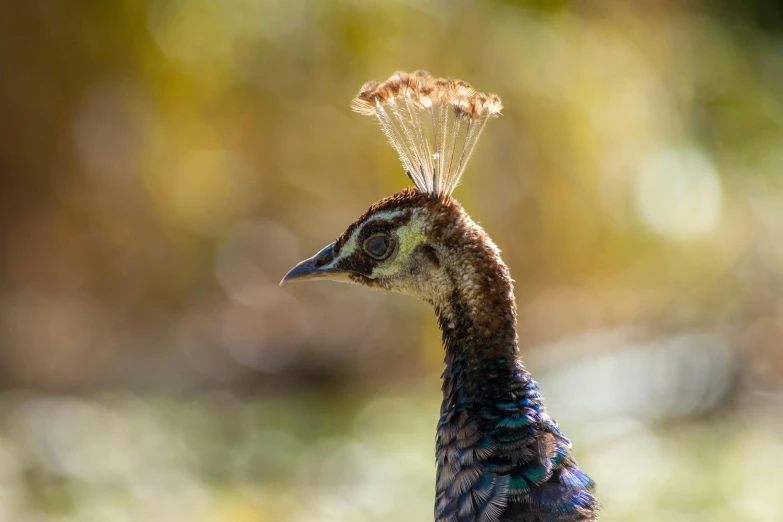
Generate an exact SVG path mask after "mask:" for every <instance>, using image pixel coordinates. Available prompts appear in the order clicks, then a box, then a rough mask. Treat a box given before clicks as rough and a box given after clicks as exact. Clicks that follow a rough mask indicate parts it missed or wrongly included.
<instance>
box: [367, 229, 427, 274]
mask: <svg viewBox="0 0 783 522" xmlns="http://www.w3.org/2000/svg"><path fill="white" fill-rule="evenodd" d="M424 226H425V225H424V220H422V219H421V217H420V216H418V215H416V214H414V215H413V217H412V218H411V220H410V221H408V222H407V223H406V224H404V225H402V226H400V227H398V228H397V229H396V230H395V231H394V232H393V234H394V235H395V236H396V237H397V243H398V245H397V249H398V250H397V254H396V255H395V257H394V259H393V260H392V261H391V262H390V263H381V264H380V265H378V266H377V267H375V270H373V272H372V275H373V277H374V276H379V275H381V276H391V275H394V274H396V273H397V272H399V271H400V270H401V269H402V267H403V266H404V263H403V262H402V260H404V259H407V258H408V257H409V256H410V255H411V253H412V252H413V250H414V249H415V248H416V247H417V246H418V245H420V244H421V243H423V242H424V241H425V240H426V237H425V234H424Z"/></svg>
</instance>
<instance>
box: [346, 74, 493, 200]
mask: <svg viewBox="0 0 783 522" xmlns="http://www.w3.org/2000/svg"><path fill="white" fill-rule="evenodd" d="M351 108H352V109H353V110H354V111H356V112H358V113H359V114H364V115H366V116H375V117H377V118H378V121H379V122H380V124H381V129H383V132H384V134H385V135H386V137H387V138H388V140H389V142H390V143H391V144H392V146H393V147H394V149H395V150H396V151H397V153H398V154H399V155H400V160H401V161H402V166H403V167H404V168H405V172H406V173H407V174H408V177H409V178H410V179H411V180H412V181H413V183H414V184H415V185H416V187H417V188H418V189H419V190H420V191H421V192H426V193H428V194H431V195H433V196H435V197H440V196H448V195H450V194H451V193H452V191H453V190H454V188H455V187H456V186H457V184H458V183H459V180H460V178H461V177H462V173H463V172H464V171H465V166H466V165H467V163H468V160H469V159H470V156H471V154H473V150H474V149H475V148H476V143H478V139H479V137H481V132H482V131H483V130H484V126H485V125H486V123H487V121H489V119H490V118H493V117H497V116H498V115H499V114H500V111H501V110H502V109H503V104H502V102H501V101H500V98H499V97H498V96H497V95H496V94H484V93H480V92H477V91H476V90H475V89H474V88H473V87H471V86H470V85H469V84H467V83H465V82H463V81H462V80H451V79H446V78H434V77H432V76H431V75H430V73H428V72H426V71H415V72H412V73H408V72H404V71H398V72H396V73H394V74H392V75H391V77H389V79H388V80H386V81H385V82H378V81H375V80H373V81H369V82H367V83H365V84H364V85H363V86H362V88H361V89H360V90H359V94H357V95H356V97H355V98H354V99H353V101H352V102H351Z"/></svg>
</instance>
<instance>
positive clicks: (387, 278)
mask: <svg viewBox="0 0 783 522" xmlns="http://www.w3.org/2000/svg"><path fill="white" fill-rule="evenodd" d="M352 107H353V109H354V110H355V111H356V112H359V113H361V114H365V115H369V116H375V117H376V118H377V119H378V122H379V123H380V125H381V128H382V130H383V132H384V134H385V135H386V137H387V138H388V139H389V142H390V143H391V144H392V146H393V147H394V148H395V150H396V151H397V152H398V153H399V155H400V159H401V161H402V164H403V167H404V168H405V171H406V173H407V175H408V178H410V179H411V180H412V181H413V183H414V185H415V187H414V188H409V189H405V190H402V191H400V192H398V193H397V194H394V195H393V196H390V197H388V198H385V199H382V200H380V201H378V202H377V203H375V204H374V205H372V206H371V207H370V208H369V210H368V211H367V212H365V213H364V214H363V215H362V216H361V217H360V218H359V219H357V220H356V221H354V222H353V223H352V224H351V225H350V226H349V227H348V228H347V229H346V230H345V232H343V233H342V234H341V235H340V237H339V238H338V239H337V240H336V241H335V242H333V243H331V244H329V245H327V246H326V247H325V248H323V249H322V250H320V251H319V252H318V253H317V254H315V255H314V256H313V257H311V258H309V259H306V260H304V261H302V262H301V263H299V264H298V265H296V266H295V267H294V268H293V269H291V271H289V272H288V274H286V276H285V277H284V278H283V281H282V282H281V284H282V283H285V282H287V281H292V280H305V279H316V278H318V279H331V280H335V281H343V282H349V283H358V284H362V285H365V286H369V287H373V288H378V289H382V290H388V291H394V292H399V293H403V294H408V295H412V296H415V297H418V298H420V299H423V300H425V301H429V302H432V303H435V304H437V303H438V302H440V301H442V300H443V299H444V298H447V296H448V295H449V293H450V292H452V291H453V289H454V287H455V280H456V278H460V279H465V277H467V276H466V274H465V273H464V265H465V263H464V259H463V258H464V256H465V255H466V254H465V253H466V252H470V251H473V250H475V251H486V249H473V248H471V247H472V246H473V245H471V242H474V243H475V242H480V243H485V244H488V245H489V246H490V248H489V251H490V252H496V251H497V249H496V248H495V247H494V245H492V244H491V241H489V238H487V237H486V235H485V234H484V233H483V231H482V230H481V229H480V228H479V227H478V225H476V224H475V223H473V221H471V219H470V218H469V217H468V215H467V214H466V213H465V212H464V210H463V209H462V207H461V206H460V204H459V203H457V201H456V200H455V199H454V198H452V197H451V192H452V191H453V190H454V188H455V187H456V185H457V183H458V182H459V180H460V178H461V176H462V172H463V171H464V169H465V166H466V164H467V162H468V160H469V159H470V156H471V154H472V152H473V150H474V148H475V146H476V143H477V141H478V139H479V137H480V135H481V133H482V131H483V129H484V125H485V124H486V123H487V121H488V120H489V119H491V118H492V117H495V116H497V115H498V114H499V113H500V110H501V108H502V104H501V102H500V99H499V98H498V97H497V96H496V95H494V94H488V95H487V94H483V93H479V92H477V91H475V90H474V89H473V88H472V87H471V86H470V85H468V84H467V83H465V82H463V81H460V80H450V79H443V78H433V77H432V76H430V75H429V74H428V73H426V72H424V71H417V72H414V73H405V72H397V73H394V74H393V75H392V76H391V77H390V78H389V79H388V80H386V81H385V82H383V83H379V82H376V81H372V82H368V83H366V84H365V85H364V86H363V87H362V88H361V90H360V91H359V94H358V95H357V96H356V98H354V100H353V103H352ZM460 266H462V267H463V270H462V271H460V270H457V269H456V268H458V267H460Z"/></svg>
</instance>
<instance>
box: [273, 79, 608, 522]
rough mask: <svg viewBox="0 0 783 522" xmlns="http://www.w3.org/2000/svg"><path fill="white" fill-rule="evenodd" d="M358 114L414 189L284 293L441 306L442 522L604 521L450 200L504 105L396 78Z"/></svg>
mask: <svg viewBox="0 0 783 522" xmlns="http://www.w3.org/2000/svg"><path fill="white" fill-rule="evenodd" d="M351 106H352V108H353V110H355V111H356V112H359V113H361V114H364V115H368V116H374V117H376V118H377V119H378V121H379V122H380V126H381V129H382V130H383V132H384V134H385V135H386V137H387V138H388V140H389V142H391V144H392V146H393V147H394V148H395V149H396V151H397V153H399V155H400V160H401V161H402V164H403V167H404V168H405V171H406V174H407V175H408V177H409V178H410V180H411V181H412V182H413V184H414V185H415V187H413V188H406V189H404V190H402V191H400V192H398V193H396V194H394V195H392V196H390V197H387V198H385V199H382V200H380V201H378V202H377V203H375V204H373V205H372V206H371V207H370V208H369V210H367V212H365V213H364V214H363V215H362V216H361V217H360V218H359V219H357V220H356V221H354V222H353V223H352V224H351V225H350V226H349V227H348V228H347V229H346V230H345V232H343V233H342V235H340V237H339V238H338V239H337V240H336V241H335V242H334V243H332V244H330V245H328V246H326V247H325V248H324V249H322V250H321V251H320V252H318V253H317V254H315V255H314V256H313V257H311V258H309V259H306V260H304V261H302V262H301V263H299V264H298V265H296V266H295V267H294V268H292V269H291V271H290V272H288V274H286V275H285V277H284V278H283V280H282V281H281V284H283V283H285V282H288V281H292V280H304V279H315V278H321V279H329V280H333V281H344V282H348V283H358V284H361V285H365V286H368V287H371V288H376V289H379V290H386V291H391V292H399V293H402V294H407V295H410V296H413V297H416V298H418V299H421V300H423V301H425V302H427V303H429V304H430V305H432V306H433V307H434V309H435V313H436V315H437V318H438V324H439V326H440V330H441V332H442V338H443V346H444V349H445V370H444V372H443V378H442V381H443V382H442V391H443V403H442V406H441V409H440V420H439V421H438V427H437V438H436V446H437V448H436V460H437V481H436V499H435V520H436V522H512V521H513V522H572V521H595V520H597V512H598V502H597V500H596V498H595V497H594V495H593V490H594V487H595V484H594V482H593V481H592V480H591V479H590V477H589V476H588V475H587V474H585V473H584V472H583V471H581V470H580V469H579V468H578V467H577V463H576V461H575V460H574V458H573V457H572V456H571V452H570V448H571V443H570V442H569V440H568V439H567V438H566V437H565V436H564V435H563V433H562V432H561V431H560V429H559V428H558V426H557V423H556V422H555V421H554V420H552V419H551V418H550V416H549V415H548V413H547V411H546V408H545V407H544V404H543V399H542V396H541V394H540V392H539V390H538V386H537V384H536V382H535V381H534V380H533V379H532V377H531V376H530V373H529V372H528V371H527V370H526V369H525V367H524V366H523V364H522V361H521V360H520V356H519V350H518V346H517V344H518V343H517V331H516V304H515V301H514V292H513V281H512V279H511V276H510V275H509V270H508V268H507V267H506V265H505V264H504V263H503V261H502V260H501V258H500V251H499V250H498V248H497V247H496V246H495V244H494V243H493V242H492V240H491V239H490V238H489V236H487V234H486V233H485V232H484V230H483V229H482V228H481V227H480V226H479V225H477V224H476V223H475V222H473V221H472V220H471V218H470V217H469V216H468V214H467V213H466V212H465V210H464V209H463V208H462V206H461V205H460V204H459V203H458V202H457V201H456V200H455V199H454V198H453V197H452V195H451V194H452V191H453V190H454V188H455V187H456V185H457V183H458V182H459V180H460V177H461V176H462V173H463V171H464V170H465V166H466V165H467V163H468V160H469V159H470V156H471V154H472V153H473V151H474V149H475V147H476V143H477V141H478V139H479V137H480V136H481V134H482V131H483V130H484V127H485V125H486V124H487V121H489V120H490V119H492V118H493V117H496V116H498V115H499V114H500V111H501V109H502V104H501V101H500V98H498V96H497V95H495V94H483V93H479V92H477V91H475V90H474V89H473V88H472V87H471V86H470V85H468V84H467V83H465V82H463V81H459V80H451V79H443V78H434V77H432V76H430V74H428V73H427V72H424V71H416V72H413V73H406V72H397V73H395V74H393V75H392V76H391V77H390V78H389V79H388V80H386V81H385V82H377V81H371V82H368V83H366V84H365V85H364V86H363V87H362V88H361V90H360V91H359V94H358V95H357V96H356V97H355V98H354V100H353V102H352V104H351Z"/></svg>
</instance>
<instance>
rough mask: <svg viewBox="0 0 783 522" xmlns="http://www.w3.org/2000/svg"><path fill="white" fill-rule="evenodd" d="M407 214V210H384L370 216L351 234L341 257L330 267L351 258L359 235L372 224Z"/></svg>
mask: <svg viewBox="0 0 783 522" xmlns="http://www.w3.org/2000/svg"><path fill="white" fill-rule="evenodd" d="M403 214H405V210H384V211H383V212H378V213H377V214H373V215H372V216H370V218H369V219H368V220H367V221H365V222H364V223H362V224H361V226H359V227H357V228H356V230H354V231H353V234H351V237H349V238H348V241H346V242H345V244H344V245H343V247H342V248H341V249H340V255H339V256H338V257H337V258H336V259H334V260H333V261H332V262H331V263H329V265H328V266H331V265H332V264H333V263H335V262H336V261H338V260H339V259H341V258H344V257H348V256H350V255H351V254H352V253H353V252H354V251H355V250H356V248H357V246H358V245H357V244H356V242H357V240H358V238H359V234H361V233H362V230H364V227H366V226H367V225H369V224H370V223H374V222H376V221H391V220H393V219H394V218H395V217H397V216H401V215H403Z"/></svg>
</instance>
